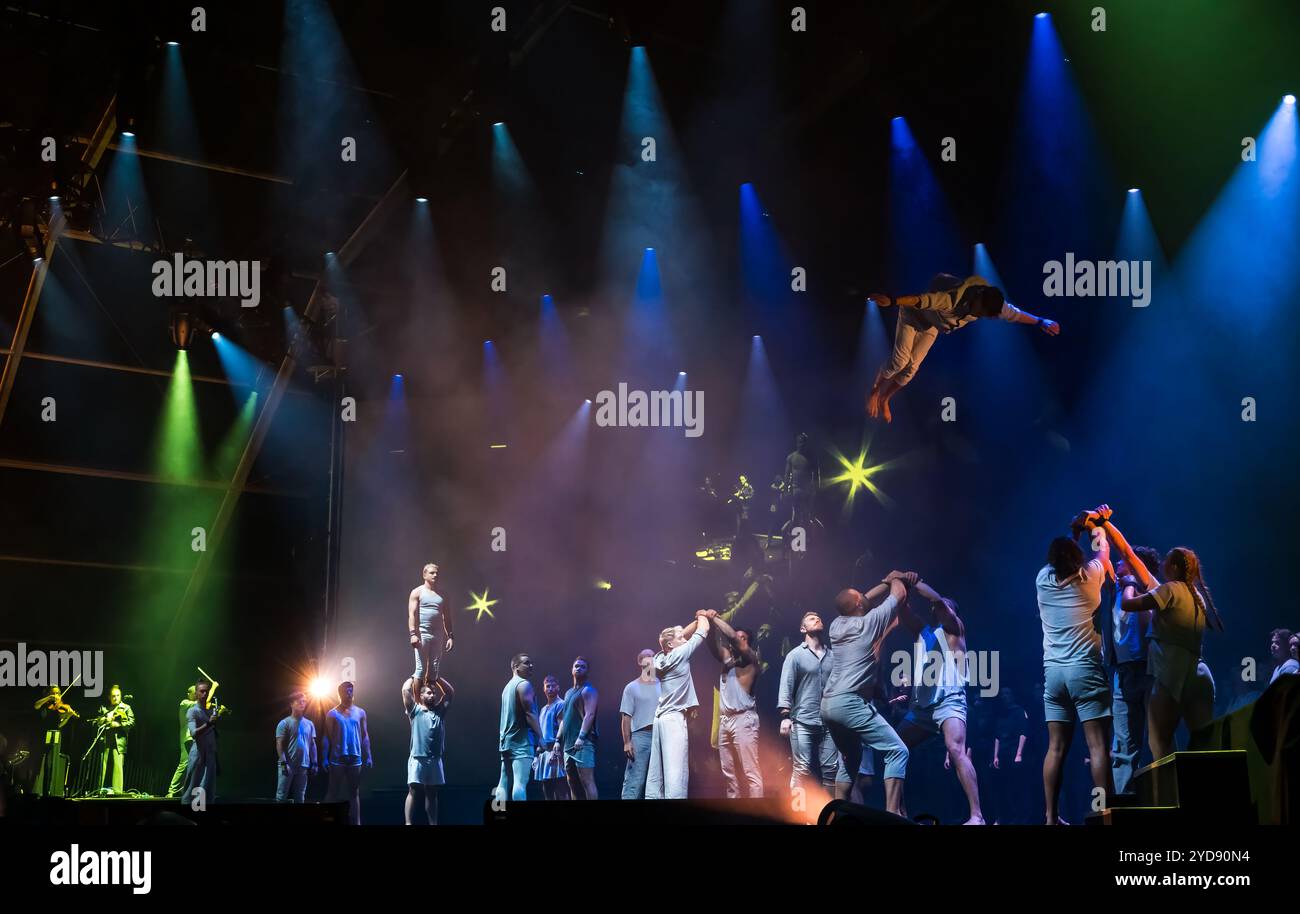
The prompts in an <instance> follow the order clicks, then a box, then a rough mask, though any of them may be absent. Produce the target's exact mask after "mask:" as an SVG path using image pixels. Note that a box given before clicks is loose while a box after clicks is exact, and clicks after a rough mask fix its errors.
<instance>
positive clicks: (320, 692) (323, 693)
mask: <svg viewBox="0 0 1300 914" xmlns="http://www.w3.org/2000/svg"><path fill="white" fill-rule="evenodd" d="M307 692H308V693H309V694H310V695H311V697H312V698H315V699H316V700H317V701H324V700H326V699H328V698H332V697H333V696H334V694H335V691H334V685H333V683H331V682H330V681H329V680H328V679H326V678H324V677H323V676H317V677H316V678H315V679H313V680H312V681H311V682H310V683H309V684H308V686H307Z"/></svg>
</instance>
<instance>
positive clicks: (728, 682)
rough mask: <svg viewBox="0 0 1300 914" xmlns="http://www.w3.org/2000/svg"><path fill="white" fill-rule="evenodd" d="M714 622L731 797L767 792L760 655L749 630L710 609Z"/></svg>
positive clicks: (721, 734) (722, 754)
mask: <svg viewBox="0 0 1300 914" xmlns="http://www.w3.org/2000/svg"><path fill="white" fill-rule="evenodd" d="M707 615H708V618H709V621H710V622H711V623H712V624H713V637H711V638H709V639H708V642H707V643H708V645H709V650H710V651H712V652H713V656H715V657H717V658H718V660H720V661H721V662H722V676H721V681H720V683H719V686H718V694H719V706H718V707H719V719H718V757H719V760H720V762H721V764H722V775H723V777H724V778H726V781H727V796H728V797H730V798H735V797H740V796H746V797H761V796H762V795H763V769H762V767H761V766H760V765H759V760H758V711H757V710H756V709H755V702H754V684H755V683H756V682H757V681H758V671H759V669H760V664H759V660H758V654H757V653H755V651H754V648H753V647H752V646H751V644H750V638H749V632H748V631H747V630H746V629H743V628H732V627H731V626H730V625H729V624H728V623H727V622H726V621H725V620H724V619H723V618H722V617H721V616H719V615H718V613H717V611H716V610H712V609H711V610H709V611H708V614H707Z"/></svg>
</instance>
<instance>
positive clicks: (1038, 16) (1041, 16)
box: [1034, 13, 1047, 19]
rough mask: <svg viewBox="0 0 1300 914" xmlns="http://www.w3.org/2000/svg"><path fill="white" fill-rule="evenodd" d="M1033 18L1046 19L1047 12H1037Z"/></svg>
mask: <svg viewBox="0 0 1300 914" xmlns="http://www.w3.org/2000/svg"><path fill="white" fill-rule="evenodd" d="M1034 18H1035V19H1046V18H1047V13H1038V14H1036V15H1035V16H1034Z"/></svg>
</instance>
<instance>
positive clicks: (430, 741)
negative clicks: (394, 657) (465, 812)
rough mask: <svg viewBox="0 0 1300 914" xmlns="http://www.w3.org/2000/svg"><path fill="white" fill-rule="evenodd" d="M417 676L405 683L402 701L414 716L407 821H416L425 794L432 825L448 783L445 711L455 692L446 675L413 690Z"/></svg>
mask: <svg viewBox="0 0 1300 914" xmlns="http://www.w3.org/2000/svg"><path fill="white" fill-rule="evenodd" d="M414 683H415V679H414V677H412V678H411V679H408V680H406V682H404V683H402V704H403V705H404V706H405V708H406V716H407V717H409V718H410V719H411V754H410V757H409V758H408V759H407V760H406V804H405V807H404V812H405V814H406V824H407V825H414V824H415V804H416V803H417V802H418V801H419V798H420V794H423V795H424V814H425V817H426V818H427V819H428V822H429V824H430V825H437V824H438V788H439V787H441V786H442V785H443V784H445V783H446V777H445V775H444V773H443V768H442V757H443V753H444V752H446V749H447V731H446V728H445V726H444V724H443V715H444V714H446V712H447V706H448V705H450V704H451V700H452V699H453V698H454V697H455V696H456V690H455V689H453V688H452V687H451V683H450V682H448V681H447V680H446V679H441V678H439V679H436V680H434V681H433V682H429V683H426V684H425V685H424V686H423V687H421V689H420V697H419V700H418V701H417V700H416V697H415V695H414V694H413V688H414Z"/></svg>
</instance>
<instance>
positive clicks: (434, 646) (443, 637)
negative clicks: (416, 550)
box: [406, 562, 452, 695]
mask: <svg viewBox="0 0 1300 914" xmlns="http://www.w3.org/2000/svg"><path fill="white" fill-rule="evenodd" d="M421 574H422V575H423V576H424V583H422V584H421V585H420V586H419V587H417V588H415V589H414V590H412V591H411V594H410V596H409V597H408V598H407V601H406V623H407V628H408V630H409V631H410V635H411V648H412V649H413V650H414V651H415V673H414V674H413V678H414V680H415V686H414V690H413V694H416V695H418V694H420V690H421V689H422V688H423V687H424V683H425V680H426V678H427V679H428V680H429V681H430V682H432V681H434V680H436V679H437V678H438V676H439V667H440V664H441V663H442V654H443V652H444V651H446V652H448V653H450V652H451V648H452V637H451V616H450V614H448V613H444V612H443V611H442V594H440V593H438V592H437V591H436V590H434V585H435V584H437V583H438V566H437V565H435V564H433V562H430V563H429V564H427V565H425V566H424V568H423V570H422V572H421Z"/></svg>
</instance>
